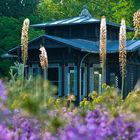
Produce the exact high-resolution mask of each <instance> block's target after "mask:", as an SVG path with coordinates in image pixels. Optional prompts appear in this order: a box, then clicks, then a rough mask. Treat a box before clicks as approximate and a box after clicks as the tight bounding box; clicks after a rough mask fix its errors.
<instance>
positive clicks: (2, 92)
mask: <svg viewBox="0 0 140 140" xmlns="http://www.w3.org/2000/svg"><path fill="white" fill-rule="evenodd" d="M6 99H7V92H6V87H5V85H4V84H3V82H2V80H0V101H2V102H3V101H5V100H6Z"/></svg>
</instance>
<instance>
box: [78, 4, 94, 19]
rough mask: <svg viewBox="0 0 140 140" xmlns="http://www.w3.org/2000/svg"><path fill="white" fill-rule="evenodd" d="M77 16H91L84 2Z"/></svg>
mask: <svg viewBox="0 0 140 140" xmlns="http://www.w3.org/2000/svg"><path fill="white" fill-rule="evenodd" d="M79 16H86V17H92V16H91V14H90V13H89V11H88V6H87V4H86V3H85V4H84V6H83V10H82V12H81V13H80V15H79Z"/></svg>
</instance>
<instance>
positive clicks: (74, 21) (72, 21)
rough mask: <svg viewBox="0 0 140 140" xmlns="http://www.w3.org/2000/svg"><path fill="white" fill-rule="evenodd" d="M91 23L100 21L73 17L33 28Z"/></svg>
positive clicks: (109, 23)
mask: <svg viewBox="0 0 140 140" xmlns="http://www.w3.org/2000/svg"><path fill="white" fill-rule="evenodd" d="M90 23H100V19H97V18H93V17H91V16H78V17H73V18H68V19H63V20H56V21H52V22H47V23H41V24H34V25H31V26H32V27H34V28H38V29H45V28H46V27H55V26H66V25H77V24H90ZM107 25H110V26H114V27H120V24H116V23H114V22H107ZM127 31H134V29H133V28H130V27H127Z"/></svg>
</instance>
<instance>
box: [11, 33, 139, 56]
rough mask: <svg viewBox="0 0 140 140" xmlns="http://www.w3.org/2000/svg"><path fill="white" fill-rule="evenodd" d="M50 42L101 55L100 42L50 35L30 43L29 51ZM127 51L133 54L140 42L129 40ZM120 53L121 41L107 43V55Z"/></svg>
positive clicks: (14, 49)
mask: <svg viewBox="0 0 140 140" xmlns="http://www.w3.org/2000/svg"><path fill="white" fill-rule="evenodd" d="M48 39H49V40H52V41H54V42H57V43H61V44H63V45H64V46H66V47H71V48H73V49H77V50H79V51H84V52H91V53H99V41H89V40H84V39H65V38H60V37H56V36H49V35H42V36H40V37H37V38H35V39H33V40H31V41H29V50H30V49H39V47H40V44H38V45H35V46H34V45H33V46H32V45H31V44H32V43H34V42H39V41H40V40H46V41H45V42H47V41H48ZM126 44H127V45H126V50H127V52H133V51H135V50H136V49H138V48H139V47H140V40H128V41H127V43H126ZM43 45H44V46H46V48H48V49H49V48H52V49H54V48H55V47H57V48H60V46H55V47H53V46H52V45H50V46H49V45H45V44H43ZM18 49H20V46H17V47H15V48H13V49H11V50H9V51H8V54H15V53H16V52H17V50H18ZM118 52H119V41H117V40H116V41H110V40H108V41H107V53H118Z"/></svg>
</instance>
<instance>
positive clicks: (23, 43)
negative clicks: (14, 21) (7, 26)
mask: <svg viewBox="0 0 140 140" xmlns="http://www.w3.org/2000/svg"><path fill="white" fill-rule="evenodd" d="M29 24H30V21H29V19H28V18H26V19H25V20H24V22H23V27H22V33H21V53H22V61H23V63H24V64H26V62H27V58H28V31H29Z"/></svg>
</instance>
